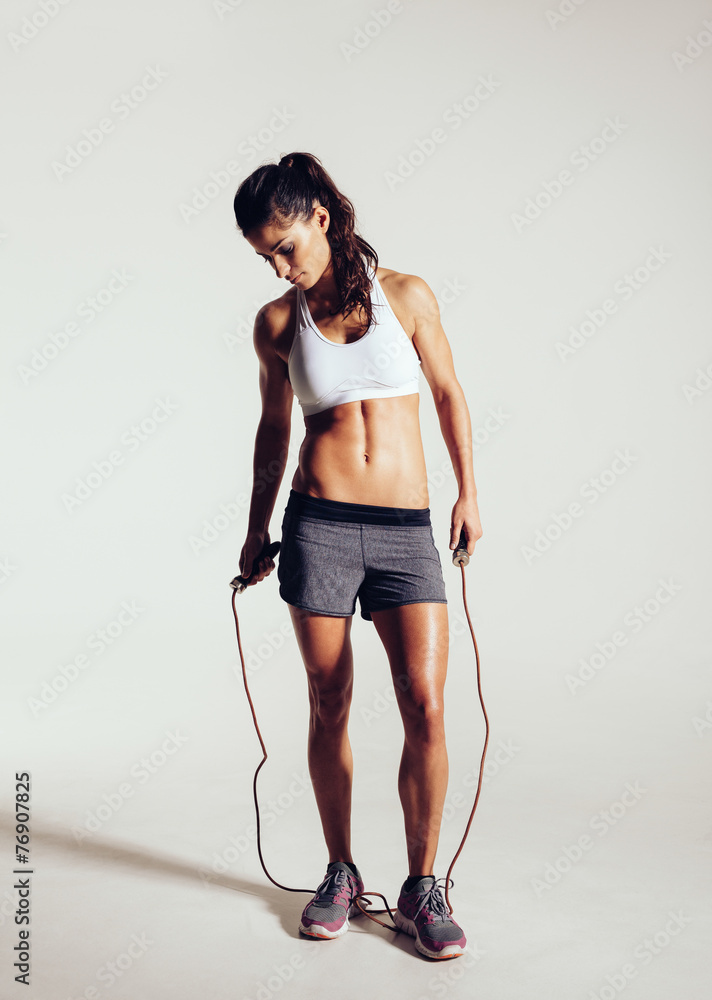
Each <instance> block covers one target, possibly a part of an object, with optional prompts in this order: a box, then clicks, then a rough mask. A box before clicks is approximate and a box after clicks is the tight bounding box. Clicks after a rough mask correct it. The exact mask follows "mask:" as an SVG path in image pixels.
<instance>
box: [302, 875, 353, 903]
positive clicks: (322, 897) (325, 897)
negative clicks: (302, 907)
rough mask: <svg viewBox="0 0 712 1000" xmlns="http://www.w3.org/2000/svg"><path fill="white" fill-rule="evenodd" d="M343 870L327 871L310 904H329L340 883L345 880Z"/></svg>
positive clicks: (334, 896)
mask: <svg viewBox="0 0 712 1000" xmlns="http://www.w3.org/2000/svg"><path fill="white" fill-rule="evenodd" d="M346 878H347V875H346V872H345V871H335V872H329V874H328V875H327V876H326V878H325V879H324V881H323V882H322V883H321V885H320V886H319V888H318V889H317V890H316V898H315V899H314V901H313V902H312V904H311V905H312V906H331V905H332V904H333V902H334V899H335V898H336V896H337V895H338V893H339V890H340V889H341V887H342V885H343V884H344V882H345V881H346Z"/></svg>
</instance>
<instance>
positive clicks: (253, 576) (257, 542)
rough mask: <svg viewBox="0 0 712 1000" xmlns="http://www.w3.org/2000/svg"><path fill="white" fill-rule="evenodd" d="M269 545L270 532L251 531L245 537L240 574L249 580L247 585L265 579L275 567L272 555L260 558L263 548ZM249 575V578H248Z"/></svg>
mask: <svg viewBox="0 0 712 1000" xmlns="http://www.w3.org/2000/svg"><path fill="white" fill-rule="evenodd" d="M268 545H269V532H268V531H265V532H259V533H258V532H252V531H251V532H250V533H249V534H248V535H247V538H246V539H245V544H244V545H243V546H242V552H241V553H240V576H241V577H242V578H243V580H247V583H246V584H245V586H246V587H252V586H254V584H256V583H259V582H260V580H264V578H265V577H266V576H269V575H270V573H271V572H272V570H273V569H274V559H272V558H271V557H270V556H263V557H262V558H261V559H259V560H258V556H259V554H260V552H262V551H263V549H266V548H267V546H268ZM256 560H257V561H256ZM248 577H249V579H248Z"/></svg>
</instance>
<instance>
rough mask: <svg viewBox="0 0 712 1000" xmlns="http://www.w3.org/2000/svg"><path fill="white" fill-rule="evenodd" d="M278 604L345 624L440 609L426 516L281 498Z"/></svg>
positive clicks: (441, 588) (439, 580)
mask: <svg viewBox="0 0 712 1000" xmlns="http://www.w3.org/2000/svg"><path fill="white" fill-rule="evenodd" d="M277 577H278V579H279V594H280V597H281V598H282V599H283V600H284V601H286V602H287V604H292V605H294V606H295V607H297V608H302V609H303V610H305V611H312V612H316V613H317V614H323V615H333V616H335V617H339V618H348V617H349V616H351V615H353V614H354V613H355V611H356V598H357V597H358V599H359V603H360V605H361V617H362V618H365V619H366V620H367V621H371V620H372V619H371V612H372V611H384V610H386V609H387V608H397V607H400V606H401V605H403V604H421V603H424V602H426V603H430V602H432V603H436V604H447V598H446V596H445V582H444V580H443V573H442V566H441V563H440V555H439V553H438V550H437V548H436V547H435V542H434V539H433V529H432V527H431V524H430V510H429V508H425V509H419V510H411V509H410V508H405V507H377V506H374V505H371V504H354V503H344V502H341V501H338V500H322V499H319V498H317V497H312V496H308V495H306V494H304V493H295V491H294V490H292V491H291V492H290V494H289V501H288V502H287V506H286V508H285V511H284V519H283V521H282V544H281V549H280V553H279V561H278V564H277Z"/></svg>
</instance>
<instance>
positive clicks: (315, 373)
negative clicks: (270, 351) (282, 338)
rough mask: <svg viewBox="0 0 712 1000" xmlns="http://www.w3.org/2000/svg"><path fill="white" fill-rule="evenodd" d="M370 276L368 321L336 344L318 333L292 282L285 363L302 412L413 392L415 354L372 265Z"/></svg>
mask: <svg viewBox="0 0 712 1000" xmlns="http://www.w3.org/2000/svg"><path fill="white" fill-rule="evenodd" d="M369 277H370V278H371V302H372V304H373V323H372V324H371V326H370V327H369V328H368V330H367V331H366V333H364V334H363V335H362V336H361V337H359V339H358V340H354V341H352V342H351V343H350V344H336V343H334V342H333V341H332V340H329V339H328V338H327V337H325V336H324V335H323V333H320V331H319V330H318V328H317V326H316V323H315V322H314V320H313V319H312V317H311V313H310V312H309V306H308V305H307V301H306V296H305V295H304V292H303V291H302V289H301V288H299V286H298V285H297V322H296V328H295V332H294V340H293V342H292V348H291V350H290V352H289V357H288V359H287V367H288V370H289V381H290V382H291V384H292V388H293V390H294V392H295V393H296V396H297V399H298V400H299V405H300V406H301V408H302V411H303V413H304V416H305V417H308V416H311V415H312V414H314V413H320V412H321V411H322V410H328V409H330V408H331V407H332V406H338V404H339V403H352V402H354V401H355V400H360V399H380V398H386V397H389V396H408V395H410V394H411V393H416V392H418V382H419V378H420V358H419V357H418V353H417V351H416V350H415V348H414V347H413V344H412V343H411V340H410V337H409V336H408V334H407V333H406V332H405V330H404V329H403V327H402V326H401V324H400V322H399V320H398V317H397V316H396V314H395V313H394V312H393V309H392V308H391V306H390V303H389V302H388V299H387V298H386V296H385V294H384V292H383V289H382V288H381V284H380V282H379V280H378V278H377V277H376V274H375V271H374V270H373V268H370V269H369Z"/></svg>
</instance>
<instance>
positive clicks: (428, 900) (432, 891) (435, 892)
mask: <svg viewBox="0 0 712 1000" xmlns="http://www.w3.org/2000/svg"><path fill="white" fill-rule="evenodd" d="M448 881H449V883H450V884H449V885H447V888H448V889H449V888H450V886H451V885H452V879H449V880H448V879H438V881H436V882H433V884H432V885H431V886H430V887H429V888H428V889H426V890H425V892H424V894H423V899H422V901H421V903H420V906H419V907H418V910H417V912H416V916H417V915H418V913H420V911H421V910H422V909H423V908H424V907H427V908H428V910H430V913H431V914H432V915H433V917H434V918H435V919H436V920H442V921H446V920H447V921H449V920H450V908H449V907H448V905H447V903H446V902H445V900H444V899H443V894H442V889H444V888H445V887H446V884H447V883H448ZM440 882H442V883H443V885H442V888H441V886H440V884H439V883H440Z"/></svg>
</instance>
